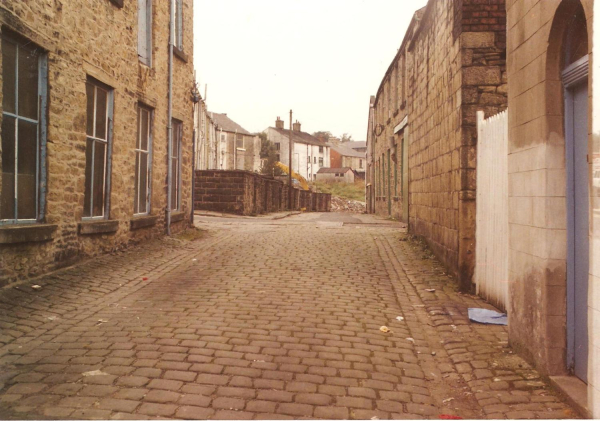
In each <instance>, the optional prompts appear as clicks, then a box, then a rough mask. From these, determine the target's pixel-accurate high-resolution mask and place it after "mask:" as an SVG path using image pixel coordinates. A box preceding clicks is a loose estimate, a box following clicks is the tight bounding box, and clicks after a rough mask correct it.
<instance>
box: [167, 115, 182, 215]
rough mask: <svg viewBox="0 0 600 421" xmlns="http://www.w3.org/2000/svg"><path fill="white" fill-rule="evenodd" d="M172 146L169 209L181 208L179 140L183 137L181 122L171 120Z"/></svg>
mask: <svg viewBox="0 0 600 421" xmlns="http://www.w3.org/2000/svg"><path fill="white" fill-rule="evenodd" d="M171 126H172V127H173V129H172V130H173V138H172V140H173V147H172V148H171V156H170V159H171V210H172V211H177V210H179V209H180V208H181V141H182V139H183V123H182V122H181V121H179V120H175V119H174V120H172V121H171Z"/></svg>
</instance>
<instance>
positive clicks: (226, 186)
mask: <svg viewBox="0 0 600 421" xmlns="http://www.w3.org/2000/svg"><path fill="white" fill-rule="evenodd" d="M292 202H293V206H292V210H301V209H303V208H306V211H308V212H310V211H318V212H329V210H330V209H331V195H330V194H326V193H314V192H311V191H305V190H299V189H296V188H294V190H293V200H292ZM313 202H314V203H315V204H317V205H316V208H315V206H314V205H313ZM194 209H196V210H207V211H214V212H225V213H234V214H238V215H259V214H263V213H269V212H278V211H280V210H281V211H283V210H289V206H288V186H287V185H285V184H284V183H283V182H282V181H279V180H275V179H272V178H269V177H266V176H263V175H260V174H257V173H253V172H250V171H241V170H236V171H221V170H202V171H196V180H195V191H194Z"/></svg>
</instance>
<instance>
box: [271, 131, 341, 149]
mask: <svg viewBox="0 0 600 421" xmlns="http://www.w3.org/2000/svg"><path fill="white" fill-rule="evenodd" d="M269 128H270V129H273V130H275V131H276V132H278V133H279V134H280V135H282V136H285V137H289V135H290V131H289V130H286V129H278V128H276V127H269ZM292 141H293V142H296V143H305V144H308V145H315V146H330V145H329V144H327V143H326V142H322V141H320V140H319V139H317V138H316V137H314V136H313V135H310V134H308V133H306V132H298V131H294V132H293V135H292Z"/></svg>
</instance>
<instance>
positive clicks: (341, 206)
mask: <svg viewBox="0 0 600 421" xmlns="http://www.w3.org/2000/svg"><path fill="white" fill-rule="evenodd" d="M331 211H332V212H353V213H365V211H366V203H365V202H359V201H358V200H350V199H344V198H343V197H338V196H332V197H331Z"/></svg>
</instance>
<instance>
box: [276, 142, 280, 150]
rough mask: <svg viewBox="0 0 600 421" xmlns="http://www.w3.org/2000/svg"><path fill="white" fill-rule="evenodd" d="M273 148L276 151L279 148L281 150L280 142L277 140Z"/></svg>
mask: <svg viewBox="0 0 600 421" xmlns="http://www.w3.org/2000/svg"><path fill="white" fill-rule="evenodd" d="M275 150H276V151H279V150H281V143H279V142H275Z"/></svg>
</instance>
